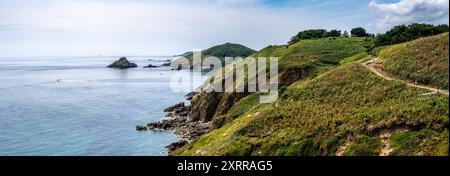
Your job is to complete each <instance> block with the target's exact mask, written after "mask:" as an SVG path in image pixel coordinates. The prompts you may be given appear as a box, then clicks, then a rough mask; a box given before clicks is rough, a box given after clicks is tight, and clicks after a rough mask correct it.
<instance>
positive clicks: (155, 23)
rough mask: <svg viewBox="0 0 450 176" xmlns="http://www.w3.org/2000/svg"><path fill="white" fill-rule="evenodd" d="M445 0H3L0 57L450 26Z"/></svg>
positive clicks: (184, 47) (178, 48) (160, 51)
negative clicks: (406, 26) (308, 31)
mask: <svg viewBox="0 0 450 176" xmlns="http://www.w3.org/2000/svg"><path fill="white" fill-rule="evenodd" d="M448 3H449V2H448V0H279V1H275V0H190V1H187V0H185V1H184V0H27V1H25V0H0V57H24V56H26V57H32V56H96V55H99V54H100V55H115V56H116V55H117V56H118V55H125V56H127V55H128V56H129V55H173V54H179V53H183V52H184V51H188V50H194V49H204V48H208V47H210V46H213V45H217V44H222V43H226V42H234V43H241V44H244V45H247V46H249V47H251V48H254V49H261V48H263V47H265V46H267V45H274V44H285V43H286V42H287V41H288V40H289V38H290V37H291V36H293V35H295V34H296V33H297V32H298V31H301V30H304V29H311V28H326V29H341V30H350V29H351V28H352V27H359V26H361V27H364V28H366V29H367V30H368V31H369V32H371V33H380V32H384V31H386V30H387V29H389V28H390V27H392V26H394V25H398V24H409V23H412V22H426V23H434V24H441V23H446V24H448V18H449V17H448V14H449V13H448V11H449V9H448Z"/></svg>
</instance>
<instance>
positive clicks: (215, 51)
mask: <svg viewBox="0 0 450 176" xmlns="http://www.w3.org/2000/svg"><path fill="white" fill-rule="evenodd" d="M255 52H256V51H255V50H253V49H250V48H248V47H246V46H244V45H240V44H234V43H225V44H222V45H217V46H213V47H211V48H208V49H206V50H203V51H202V57H203V58H206V57H208V56H214V57H218V58H220V59H224V58H225V57H244V58H245V57H248V56H250V55H252V54H254V53H255ZM182 56H184V57H186V58H188V59H192V57H193V53H192V52H187V53H185V54H183V55H182Z"/></svg>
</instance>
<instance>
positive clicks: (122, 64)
mask: <svg viewBox="0 0 450 176" xmlns="http://www.w3.org/2000/svg"><path fill="white" fill-rule="evenodd" d="M135 67H137V65H136V64H135V63H131V62H129V61H128V60H127V58H126V57H121V58H120V59H119V60H117V61H115V62H114V63H112V64H110V65H108V68H120V69H126V68H135Z"/></svg>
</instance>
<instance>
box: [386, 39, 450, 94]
mask: <svg viewBox="0 0 450 176" xmlns="http://www.w3.org/2000/svg"><path fill="white" fill-rule="evenodd" d="M448 35H449V34H448V33H444V34H440V35H437V36H432V37H426V38H421V39H417V40H414V41H411V42H407V43H403V44H399V45H394V46H391V47H388V48H386V49H383V50H381V51H380V52H379V57H380V58H381V66H382V69H383V70H385V71H387V72H389V73H391V74H393V75H395V76H398V77H399V78H401V79H404V80H411V81H415V82H418V83H420V84H424V85H430V86H433V87H436V88H440V89H448V88H449V82H448V81H449V74H448V70H449V50H448V49H449V36H448Z"/></svg>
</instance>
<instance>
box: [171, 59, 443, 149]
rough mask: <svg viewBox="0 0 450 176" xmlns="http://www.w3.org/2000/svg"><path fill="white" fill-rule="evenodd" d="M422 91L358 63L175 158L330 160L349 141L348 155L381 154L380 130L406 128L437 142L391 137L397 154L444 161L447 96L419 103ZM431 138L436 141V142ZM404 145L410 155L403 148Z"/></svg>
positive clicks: (299, 88) (294, 88) (297, 88)
mask: <svg viewBox="0 0 450 176" xmlns="http://www.w3.org/2000/svg"><path fill="white" fill-rule="evenodd" d="M427 92H428V91H426V90H422V89H417V88H412V87H408V86H406V85H405V84H403V83H401V82H396V81H388V80H384V79H382V78H379V77H378V76H376V75H374V74H373V73H371V72H370V71H368V70H367V69H366V68H364V67H362V66H361V65H360V64H359V63H348V64H344V65H342V66H340V67H339V68H336V69H333V70H330V71H327V72H325V73H323V74H321V75H319V76H317V77H316V78H312V79H308V80H301V81H298V82H296V83H295V84H293V85H291V86H289V87H288V88H287V90H286V91H284V93H283V95H282V96H281V98H280V100H279V101H278V102H277V103H275V104H269V105H261V106H259V107H256V108H249V109H250V111H248V112H246V113H244V114H242V115H240V116H239V117H238V118H236V119H234V120H233V121H232V122H231V123H228V124H225V125H224V126H223V127H221V128H219V129H216V130H214V131H212V132H210V133H208V134H206V135H205V136H202V137H201V138H200V139H198V140H197V141H195V142H193V143H191V144H189V145H187V146H185V147H183V148H181V149H180V150H178V151H176V152H175V153H174V154H175V155H298V156H316V155H335V154H336V151H337V149H338V148H339V146H341V145H343V144H344V143H345V141H346V140H347V139H352V141H353V142H352V143H351V145H350V146H349V147H348V148H347V149H346V150H345V151H344V154H345V155H378V154H379V150H380V139H379V138H378V136H377V135H376V133H377V131H379V130H381V129H389V128H393V127H396V126H404V127H407V128H410V130H411V132H417V131H419V132H420V131H421V130H425V131H431V133H424V134H423V135H421V137H420V139H425V141H435V142H419V143H418V144H417V145H416V143H414V142H401V141H412V140H415V137H397V136H396V135H394V137H393V138H392V140H393V141H399V142H396V143H395V144H394V146H396V148H398V150H396V151H397V153H398V154H399V155H416V154H417V153H418V152H417V151H418V150H421V152H422V153H425V154H426V155H442V154H443V153H445V152H446V150H445V148H448V140H444V139H448V135H447V136H445V135H443V134H445V133H443V132H442V131H446V127H447V126H448V111H449V110H448V105H449V104H448V101H449V99H448V96H445V95H437V96H431V97H428V98H423V97H422V96H420V95H421V94H423V93H427ZM245 109H247V108H245ZM236 112H239V113H238V114H241V113H242V112H244V111H236ZM435 134H440V137H439V138H438V139H436V137H435V136H436V135H435ZM397 135H400V134H397ZM407 136H409V135H407ZM438 136H439V135H438ZM442 136H444V137H442ZM445 137H446V138H445ZM410 138H411V139H410ZM417 141H420V140H417ZM422 141H423V140H422ZM436 141H440V142H436ZM402 143H403V144H402ZM408 144H409V145H411V146H413V148H414V150H410V149H407V148H405V146H408ZM413 144H414V145H413ZM422 145H426V146H427V147H421V146H422Z"/></svg>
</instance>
